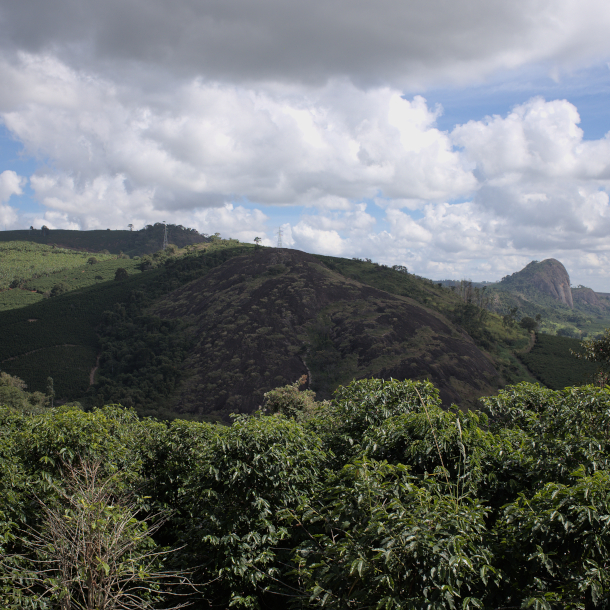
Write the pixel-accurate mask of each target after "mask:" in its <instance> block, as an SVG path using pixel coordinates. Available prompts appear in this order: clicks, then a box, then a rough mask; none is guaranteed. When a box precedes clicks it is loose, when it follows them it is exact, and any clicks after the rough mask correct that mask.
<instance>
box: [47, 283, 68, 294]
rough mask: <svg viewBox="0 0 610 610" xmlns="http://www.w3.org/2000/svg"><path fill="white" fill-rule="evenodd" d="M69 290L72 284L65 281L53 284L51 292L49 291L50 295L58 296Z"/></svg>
mask: <svg viewBox="0 0 610 610" xmlns="http://www.w3.org/2000/svg"><path fill="white" fill-rule="evenodd" d="M69 290H70V286H68V284H66V283H65V282H59V283H58V284H55V286H53V288H52V289H51V292H50V293H49V296H51V297H57V296H59V295H60V294H64V292H68V291H69Z"/></svg>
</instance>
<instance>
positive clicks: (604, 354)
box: [570, 329, 610, 383]
mask: <svg viewBox="0 0 610 610" xmlns="http://www.w3.org/2000/svg"><path fill="white" fill-rule="evenodd" d="M570 352H571V353H572V355H573V356H575V357H576V358H579V359H580V360H586V361H588V362H591V363H593V362H596V363H597V364H598V369H597V377H596V381H598V382H601V383H607V380H608V376H609V374H610V329H606V330H605V331H604V333H603V334H602V336H601V337H598V338H596V339H585V340H584V341H583V342H582V343H581V344H580V349H579V350H578V351H577V350H576V349H574V351H572V350H570Z"/></svg>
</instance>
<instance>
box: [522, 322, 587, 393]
mask: <svg viewBox="0 0 610 610" xmlns="http://www.w3.org/2000/svg"><path fill="white" fill-rule="evenodd" d="M579 351H580V341H578V340H577V339H571V338H569V337H561V336H554V335H545V334H541V333H538V334H537V335H536V343H535V344H534V346H533V348H532V349H531V351H530V352H529V353H525V354H520V356H519V357H520V358H521V360H523V362H524V363H525V365H526V366H527V368H528V369H529V370H530V371H531V372H532V374H533V375H534V376H535V377H536V379H538V380H539V381H540V382H541V383H543V384H544V385H545V386H547V387H548V388H551V389H552V390H560V389H561V388H563V387H565V386H566V385H583V384H585V383H592V382H593V381H594V377H595V373H596V371H597V365H595V364H594V363H593V362H589V361H586V360H583V359H580V360H579V359H576V358H575V357H574V355H573V352H579Z"/></svg>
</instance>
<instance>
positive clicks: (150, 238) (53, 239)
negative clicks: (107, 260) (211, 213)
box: [0, 223, 210, 256]
mask: <svg viewBox="0 0 610 610" xmlns="http://www.w3.org/2000/svg"><path fill="white" fill-rule="evenodd" d="M164 231H165V225H163V224H162V223H155V224H154V225H147V226H145V227H144V228H143V229H140V230H139V231H127V230H125V231H121V230H110V229H107V230H105V231H103V230H93V231H70V230H66V229H48V228H47V227H42V228H41V229H34V228H33V227H32V228H31V229H28V230H21V231H1V232H0V241H1V242H7V241H23V242H33V243H37V244H53V245H55V246H57V247H59V248H71V249H74V250H82V251H87V252H102V251H103V250H107V251H108V252H110V253H111V254H119V252H123V253H125V254H128V255H129V256H142V255H143V254H152V253H153V252H156V251H158V250H160V249H161V248H162V246H163V235H164ZM167 233H168V242H169V243H171V244H174V245H175V246H177V247H179V248H184V247H185V246H188V245H191V244H200V243H205V242H208V241H209V240H210V238H209V237H208V236H205V235H200V234H199V233H198V232H197V231H196V230H195V229H189V228H186V227H183V226H181V225H172V224H168V225H167Z"/></svg>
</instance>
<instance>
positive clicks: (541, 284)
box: [499, 258, 574, 308]
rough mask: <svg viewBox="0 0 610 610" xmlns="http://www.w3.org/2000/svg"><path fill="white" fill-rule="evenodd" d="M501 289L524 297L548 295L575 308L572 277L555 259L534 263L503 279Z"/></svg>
mask: <svg viewBox="0 0 610 610" xmlns="http://www.w3.org/2000/svg"><path fill="white" fill-rule="evenodd" d="M499 288H501V289H503V290H509V291H511V292H516V293H521V294H522V295H523V296H526V295H528V294H532V293H539V294H543V295H547V296H550V297H551V298H553V299H555V300H557V301H560V302H561V303H563V304H564V305H567V306H568V307H570V308H573V307H574V300H573V297H572V289H571V288H570V276H569V275H568V272H567V271H566V268H565V267H564V266H563V265H562V264H561V263H560V262H559V261H558V260H556V259H554V258H547V259H546V260H543V261H542V262H538V261H532V262H531V263H529V265H527V266H526V267H525V268H523V269H522V270H521V271H517V272H515V273H513V274H512V275H509V276H506V277H504V278H502V281H501V282H500V284H499Z"/></svg>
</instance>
